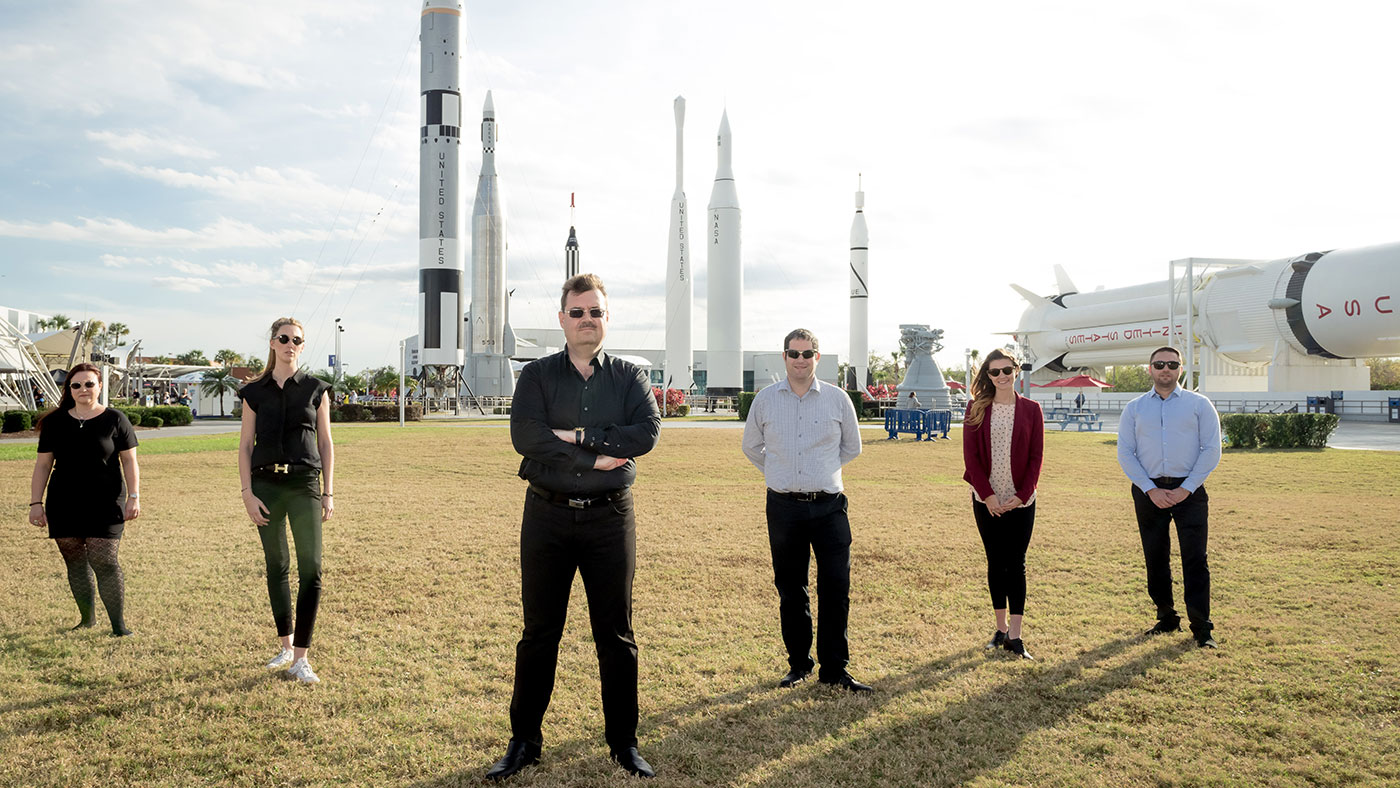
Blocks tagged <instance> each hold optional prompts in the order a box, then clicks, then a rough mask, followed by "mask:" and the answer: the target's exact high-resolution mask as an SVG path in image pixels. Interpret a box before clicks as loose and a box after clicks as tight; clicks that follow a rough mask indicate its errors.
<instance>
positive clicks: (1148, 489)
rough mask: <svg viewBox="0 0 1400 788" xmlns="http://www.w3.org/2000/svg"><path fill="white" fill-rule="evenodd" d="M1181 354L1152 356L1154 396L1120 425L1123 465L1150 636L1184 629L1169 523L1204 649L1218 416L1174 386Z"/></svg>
mask: <svg viewBox="0 0 1400 788" xmlns="http://www.w3.org/2000/svg"><path fill="white" fill-rule="evenodd" d="M1180 366H1181V354H1180V353H1178V352H1177V350H1176V349H1175V348H1171V347H1161V348H1157V349H1156V350H1154V351H1152V355H1151V356H1150V357H1149V369H1148V374H1149V375H1151V376H1152V390H1151V391H1149V392H1147V393H1146V394H1143V395H1142V396H1140V397H1138V398H1137V399H1135V400H1133V401H1132V402H1129V403H1128V405H1127V406H1126V407H1125V408H1123V416H1122V418H1121V419H1120V420H1119V422H1118V464H1119V465H1121V466H1122V467H1123V473H1125V474H1127V476H1128V478H1129V479H1131V480H1132V482H1133V505H1134V507H1135V508H1136V510H1137V521H1138V532H1139V533H1140V534H1141V535H1142V554H1143V557H1144V558H1145V559H1146V561H1147V593H1148V595H1149V596H1151V597H1152V601H1153V603H1155V604H1156V605H1157V625H1156V626H1154V627H1152V628H1151V629H1149V630H1147V634H1148V635H1160V634H1162V633H1164V632H1179V631H1181V616H1180V615H1178V614H1177V612H1176V607H1175V606H1174V604H1173V602H1172V570H1171V564H1170V561H1169V559H1170V557H1171V547H1172V545H1171V528H1170V526H1171V521H1172V520H1175V521H1176V536H1177V540H1178V541H1179V542H1180V543H1181V575H1182V582H1183V584H1184V586H1185V593H1184V594H1183V596H1184V597H1185V599H1186V617H1187V619H1188V620H1189V621H1190V623H1191V633H1192V634H1193V635H1195V636H1196V644H1197V645H1198V646H1200V647H1201V648H1215V638H1213V637H1211V630H1212V629H1213V628H1214V624H1212V623H1211V620H1210V567H1209V566H1207V564H1206V515H1207V509H1208V502H1209V498H1207V497H1206V488H1205V486H1204V485H1205V481H1206V477H1207V476H1209V475H1210V472H1211V471H1213V470H1215V466H1217V465H1219V464H1220V416H1219V415H1217V414H1216V412H1215V406H1214V405H1212V404H1211V402H1210V400H1208V399H1206V398H1205V397H1203V396H1201V395H1200V394H1197V393H1196V392H1194V391H1187V390H1185V389H1183V388H1182V387H1181V386H1179V385H1177V378H1179V377H1180V376H1181V373H1180V372H1178V371H1177V370H1178V369H1179V368H1180Z"/></svg>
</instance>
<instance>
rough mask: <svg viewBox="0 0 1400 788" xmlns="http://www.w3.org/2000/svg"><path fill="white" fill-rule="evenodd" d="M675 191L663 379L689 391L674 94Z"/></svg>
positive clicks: (685, 256) (679, 117)
mask: <svg viewBox="0 0 1400 788" xmlns="http://www.w3.org/2000/svg"><path fill="white" fill-rule="evenodd" d="M675 111H676V191H675V193H674V194H673V195H671V230H670V234H669V235H668V236H667V239H668V245H667V249H666V362H665V369H664V371H663V373H662V380H663V381H665V384H664V385H665V386H666V388H668V389H680V390H681V391H689V390H690V388H691V386H693V385H694V382H695V380H694V371H695V370H694V365H695V345H694V344H693V341H692V338H691V331H690V328H691V327H690V304H691V301H692V300H693V299H694V297H695V283H694V281H692V280H693V277H692V275H691V267H690V251H691V250H690V238H689V233H688V231H687V228H686V204H685V173H684V167H683V166H682V165H683V161H684V158H685V156H684V154H685V134H684V132H685V98H684V97H682V96H677V97H676V101H675Z"/></svg>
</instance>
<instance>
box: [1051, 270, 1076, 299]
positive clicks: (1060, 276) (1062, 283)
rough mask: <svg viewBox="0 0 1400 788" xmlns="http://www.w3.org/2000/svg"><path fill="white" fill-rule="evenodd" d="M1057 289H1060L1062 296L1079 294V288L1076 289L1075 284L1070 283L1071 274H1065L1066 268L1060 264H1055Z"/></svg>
mask: <svg viewBox="0 0 1400 788" xmlns="http://www.w3.org/2000/svg"><path fill="white" fill-rule="evenodd" d="M1055 287H1057V288H1059V290H1060V295H1062V296H1063V295H1069V294H1071V293H1078V292H1079V288H1077V287H1075V286H1074V282H1072V281H1070V278H1069V274H1067V273H1065V269H1064V266H1062V265H1060V264H1059V263H1056V264H1055Z"/></svg>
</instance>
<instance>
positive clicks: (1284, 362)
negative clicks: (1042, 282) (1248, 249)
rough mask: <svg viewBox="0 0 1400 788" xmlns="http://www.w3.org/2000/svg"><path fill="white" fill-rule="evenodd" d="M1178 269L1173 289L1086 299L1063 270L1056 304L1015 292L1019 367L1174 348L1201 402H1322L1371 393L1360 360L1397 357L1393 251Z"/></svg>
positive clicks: (1098, 364)
mask: <svg viewBox="0 0 1400 788" xmlns="http://www.w3.org/2000/svg"><path fill="white" fill-rule="evenodd" d="M1182 264H1185V268H1186V270H1187V272H1188V273H1187V275H1186V276H1184V277H1181V278H1177V277H1176V276H1175V275H1173V277H1172V279H1169V280H1166V281H1159V282H1153V283H1151V284H1143V285H1133V286H1130V287H1120V288H1114V289H1112V290H1097V291H1094V292H1090V293H1081V292H1079V291H1078V288H1076V287H1075V286H1074V283H1073V282H1071V281H1070V279H1069V276H1068V275H1066V274H1065V272H1064V270H1063V269H1062V268H1060V266H1055V275H1056V280H1057V285H1058V289H1059V291H1060V292H1059V293H1058V294H1057V295H1052V296H1039V295H1037V294H1035V293H1033V292H1031V291H1029V290H1026V289H1025V288H1023V287H1020V286H1018V285H1012V288H1013V289H1015V290H1016V292H1018V293H1020V294H1021V296H1022V297H1023V298H1024V299H1025V300H1026V301H1027V302H1028V303H1029V304H1030V306H1029V308H1027V309H1026V311H1025V312H1024V313H1023V314H1022V315H1021V323H1020V326H1019V327H1018V328H1017V329H1016V331H1015V332H1014V336H1015V338H1016V340H1017V342H1018V343H1020V345H1021V347H1022V349H1023V352H1024V353H1025V355H1026V356H1028V358H1027V359H1026V360H1027V361H1028V362H1029V363H1030V364H1031V365H1032V367H1033V369H1034V370H1040V369H1048V370H1050V371H1052V372H1065V371H1069V370H1075V369H1086V368H1087V369H1101V368H1102V367H1104V366H1111V365H1118V364H1143V363H1145V362H1146V360H1147V356H1148V354H1149V353H1150V352H1151V351H1152V349H1153V348H1156V347H1158V346H1161V345H1169V344H1176V345H1178V346H1180V347H1182V350H1183V351H1184V352H1191V353H1193V355H1195V357H1196V368H1197V369H1198V371H1199V373H1200V377H1199V379H1198V387H1199V388H1200V389H1201V390H1202V391H1328V390H1347V389H1350V390H1367V389H1370V387H1371V382H1370V372H1369V369H1368V367H1367V366H1366V364H1365V362H1364V359H1367V358H1377V357H1385V356H1397V355H1400V243H1393V244H1384V245H1380V246H1369V247H1364V248H1360V249H1339V250H1335V251H1329V252H1313V253H1311V254H1305V255H1300V256H1298V257H1293V258H1288V259H1283V260H1219V259H1201V258H1192V259H1189V260H1183V261H1175V262H1174V263H1173V266H1174V269H1175V267H1176V266H1178V265H1182ZM1187 337H1191V338H1192V339H1193V342H1192V343H1191V346H1190V347H1189V348H1188V347H1186V345H1187V343H1186V338H1187Z"/></svg>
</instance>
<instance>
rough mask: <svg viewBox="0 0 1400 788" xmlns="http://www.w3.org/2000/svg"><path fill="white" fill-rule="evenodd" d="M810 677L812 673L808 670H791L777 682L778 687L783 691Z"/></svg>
mask: <svg viewBox="0 0 1400 788" xmlns="http://www.w3.org/2000/svg"><path fill="white" fill-rule="evenodd" d="M810 675H812V671H810V670H798V669H797V668H793V669H792V670H789V671H788V672H787V675H786V676H783V678H782V680H780V681H779V682H778V686H779V687H782V688H783V689H787V688H788V687H795V686H797V685H798V684H801V683H802V682H804V681H806V680H807V677H808V676H810Z"/></svg>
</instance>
